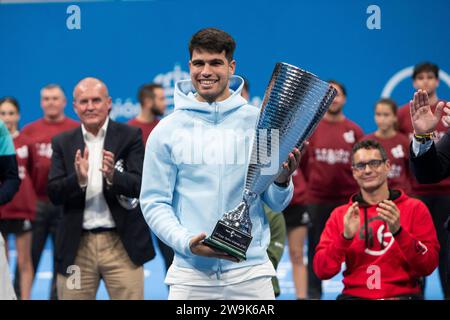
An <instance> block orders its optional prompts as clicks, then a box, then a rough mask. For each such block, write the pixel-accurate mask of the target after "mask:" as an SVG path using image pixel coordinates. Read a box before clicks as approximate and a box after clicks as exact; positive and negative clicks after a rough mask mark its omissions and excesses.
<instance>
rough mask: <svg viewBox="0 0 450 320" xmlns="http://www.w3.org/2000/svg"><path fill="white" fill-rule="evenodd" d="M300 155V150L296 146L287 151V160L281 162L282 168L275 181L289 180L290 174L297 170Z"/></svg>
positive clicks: (284, 182) (281, 182) (286, 181)
mask: <svg viewBox="0 0 450 320" xmlns="http://www.w3.org/2000/svg"><path fill="white" fill-rule="evenodd" d="M300 157H301V154H300V151H299V150H298V149H297V148H294V150H292V152H290V153H289V157H288V160H287V161H285V162H283V165H282V167H283V170H282V171H281V173H280V175H279V176H278V177H277V179H276V180H275V182H276V183H279V184H286V183H288V182H289V179H290V178H291V175H292V174H293V173H294V172H295V170H297V168H298V165H299V164H300Z"/></svg>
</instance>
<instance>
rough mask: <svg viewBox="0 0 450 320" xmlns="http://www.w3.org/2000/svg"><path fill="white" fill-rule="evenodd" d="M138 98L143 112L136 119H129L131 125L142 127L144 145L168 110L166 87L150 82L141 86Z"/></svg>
mask: <svg viewBox="0 0 450 320" xmlns="http://www.w3.org/2000/svg"><path fill="white" fill-rule="evenodd" d="M138 100H139V103H140V105H141V112H140V113H139V114H138V116H137V117H136V118H134V119H131V120H130V121H128V124H129V125H132V126H135V127H138V128H141V130H142V139H143V142H144V146H145V145H146V144H147V139H148V136H149V135H150V133H151V132H152V130H153V128H155V126H156V125H157V124H158V122H159V118H160V117H162V116H163V115H164V112H165V111H166V98H165V95H164V89H163V87H162V86H161V85H160V84H156V83H148V84H144V85H143V86H141V87H140V88H139V92H138Z"/></svg>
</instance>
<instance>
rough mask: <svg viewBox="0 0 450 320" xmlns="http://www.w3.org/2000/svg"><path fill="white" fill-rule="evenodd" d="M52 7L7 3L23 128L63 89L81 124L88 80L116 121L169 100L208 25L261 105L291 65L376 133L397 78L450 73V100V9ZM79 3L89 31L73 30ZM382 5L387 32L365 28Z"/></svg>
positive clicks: (11, 78) (8, 62)
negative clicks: (422, 65) (152, 101)
mask: <svg viewBox="0 0 450 320" xmlns="http://www.w3.org/2000/svg"><path fill="white" fill-rule="evenodd" d="M43 1H45V0H1V1H0V39H1V41H2V49H1V50H0V96H3V95H13V96H16V97H17V98H18V99H19V101H20V103H21V105H22V108H23V112H22V113H23V114H22V122H21V124H22V125H23V124H25V123H28V122H30V121H32V120H35V119H37V118H39V117H40V116H41V109H40V107H39V89H40V88H41V87H42V86H44V85H45V84H48V83H54V82H56V83H60V84H61V85H62V86H63V87H64V88H65V89H66V91H67V95H68V105H67V113H68V114H69V115H70V116H72V117H74V118H76V116H75V114H74V112H73V110H72V104H71V92H72V89H73V87H74V85H75V84H76V83H77V82H78V80H80V79H81V78H83V77H85V76H88V75H91V76H95V77H99V78H101V79H103V80H104V81H105V83H106V84H107V85H108V87H109V89H110V93H111V95H112V97H113V101H114V108H113V113H112V116H113V117H114V118H116V119H118V120H125V119H126V118H129V117H132V116H133V115H134V114H135V113H136V112H137V111H138V108H139V106H138V104H137V103H136V91H137V88H138V87H139V85H141V84H142V83H145V82H149V81H154V80H155V81H157V82H161V83H163V85H164V86H165V87H166V89H167V95H168V98H169V101H170V100H171V95H172V90H173V84H174V81H175V80H177V79H180V78H183V77H186V76H187V72H188V64H187V62H188V59H189V56H188V50H187V44H188V41H189V39H190V37H191V36H192V34H193V33H195V32H196V31H197V30H199V29H200V28H204V27H207V26H215V27H218V28H222V29H224V30H226V31H227V32H229V33H230V34H231V35H232V36H233V37H234V38H235V40H236V42H237V49H236V54H235V58H236V61H237V73H238V74H240V75H244V76H245V77H247V78H248V79H249V81H250V83H251V93H252V95H253V96H259V97H262V96H263V94H264V89H265V87H266V85H267V83H268V81H269V78H270V75H271V72H272V69H273V67H274V64H275V63H276V62H278V61H285V62H288V63H291V64H294V65H297V66H299V67H301V68H304V69H307V70H309V71H311V72H313V73H315V74H317V75H318V76H319V77H321V78H323V79H329V78H335V79H337V80H339V81H341V82H343V83H344V84H345V85H346V87H347V89H348V103H347V106H346V107H345V112H346V114H347V115H348V116H349V117H350V118H351V119H353V120H354V121H356V122H357V123H359V124H360V125H361V126H362V127H363V129H364V130H365V131H366V132H370V131H373V130H374V129H375V125H374V123H373V117H372V114H373V104H374V102H375V101H376V100H377V99H378V98H379V97H380V96H381V93H382V92H383V89H384V88H385V86H386V85H387V84H388V82H389V80H390V79H391V78H392V77H394V76H395V75H396V74H397V73H398V72H400V71H402V70H404V69H405V68H408V67H411V66H413V65H414V64H416V63H417V62H420V61H423V60H431V61H433V62H435V63H437V64H438V65H439V66H440V67H441V69H442V70H443V71H445V73H443V74H442V75H441V78H442V79H441V85H440V87H439V90H438V94H439V96H440V97H442V98H447V99H448V98H449V97H450V88H449V85H450V77H449V76H448V74H447V73H450V55H449V53H450V32H449V30H450V19H448V14H449V13H450V1H448V0H433V1H420V0H415V1H406V0H405V1H402V0H395V1H394V0H390V1H387V0H378V1H376V2H375V3H374V2H373V1H365V0H346V1H334V0H315V1H288V0H280V1H267V0H260V1H254V2H251V1H249V2H243V1H237V0H229V1H226V2H225V1H208V2H204V1H199V0H191V1H180V0H166V1H163V0H160V1H145V0H144V1H117V0H116V1H108V0H106V1H96V2H90V1H72V2H66V0H54V1H56V2H63V3H42V2H43ZM47 1H49V0H47ZM50 1H52V0H50ZM23 2H25V3H23ZM29 2H39V3H29ZM73 4H75V5H77V6H78V7H79V9H80V12H79V13H80V14H79V16H78V17H80V20H79V21H80V24H79V27H80V29H73V30H70V29H69V28H68V27H67V20H69V21H73V20H72V18H73V15H72V14H70V13H67V9H68V7H69V6H70V5H73ZM373 4H375V5H377V6H378V8H379V9H380V18H381V19H380V27H381V29H369V28H368V27H367V20H368V19H369V20H370V21H372V20H371V16H372V13H367V10H368V7H369V6H370V5H373ZM372 22H373V21H372ZM409 72H410V70H408V69H407V70H405V71H404V72H403V73H401V74H400V75H399V78H398V81H396V82H395V83H393V86H392V87H391V89H392V90H391V91H392V97H393V98H394V99H396V100H397V102H398V103H399V104H403V103H405V102H407V101H408V100H409V99H410V98H411V95H412V92H413V89H412V86H411V79H410V77H409V75H410V73H409ZM256 102H257V99H256V101H255V103H256Z"/></svg>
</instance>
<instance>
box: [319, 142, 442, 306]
mask: <svg viewBox="0 0 450 320" xmlns="http://www.w3.org/2000/svg"><path fill="white" fill-rule="evenodd" d="M352 171H353V177H354V178H355V180H356V181H357V183H358V186H359V188H360V190H359V192H358V193H356V194H354V195H352V196H351V198H350V201H349V202H348V203H347V204H345V205H342V206H340V207H338V208H336V209H335V210H333V212H332V213H331V216H330V219H328V221H327V224H326V227H325V230H324V231H323V233H322V236H321V238H320V242H319V244H318V245H317V249H316V253H315V256H314V261H313V265H314V271H315V272H316V274H317V275H318V276H319V277H320V278H321V279H330V278H332V277H333V276H335V275H336V274H337V273H339V271H340V270H341V266H342V263H343V262H345V266H346V269H345V270H344V273H343V276H344V279H343V283H344V290H343V292H342V294H341V295H340V296H338V300H339V299H343V300H344V299H393V300H422V299H423V296H422V294H421V288H420V278H421V277H423V276H426V275H429V274H431V273H432V272H433V271H434V269H436V267H437V265H438V256H439V242H438V240H437V237H436V230H435V229H434V225H433V221H432V219H431V215H430V212H429V210H428V209H427V207H426V206H425V204H424V203H423V202H421V201H420V200H418V199H414V198H410V197H408V196H407V195H406V194H405V193H404V192H402V191H399V190H395V189H389V187H388V183H387V175H388V173H389V171H390V163H389V160H388V159H387V156H386V151H385V150H384V149H383V147H381V145H380V144H379V143H378V142H376V141H373V140H363V141H360V142H358V143H357V144H356V145H355V146H354V147H353V151H352Z"/></svg>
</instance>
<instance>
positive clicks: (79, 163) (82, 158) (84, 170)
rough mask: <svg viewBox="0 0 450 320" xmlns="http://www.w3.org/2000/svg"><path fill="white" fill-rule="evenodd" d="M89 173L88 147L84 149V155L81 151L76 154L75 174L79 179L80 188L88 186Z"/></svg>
mask: <svg viewBox="0 0 450 320" xmlns="http://www.w3.org/2000/svg"><path fill="white" fill-rule="evenodd" d="M88 171H89V150H88V148H87V146H85V148H84V152H83V155H81V150H80V149H78V150H77V153H76V154H75V172H76V174H77V178H78V184H79V185H80V186H86V185H87V182H88Z"/></svg>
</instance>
